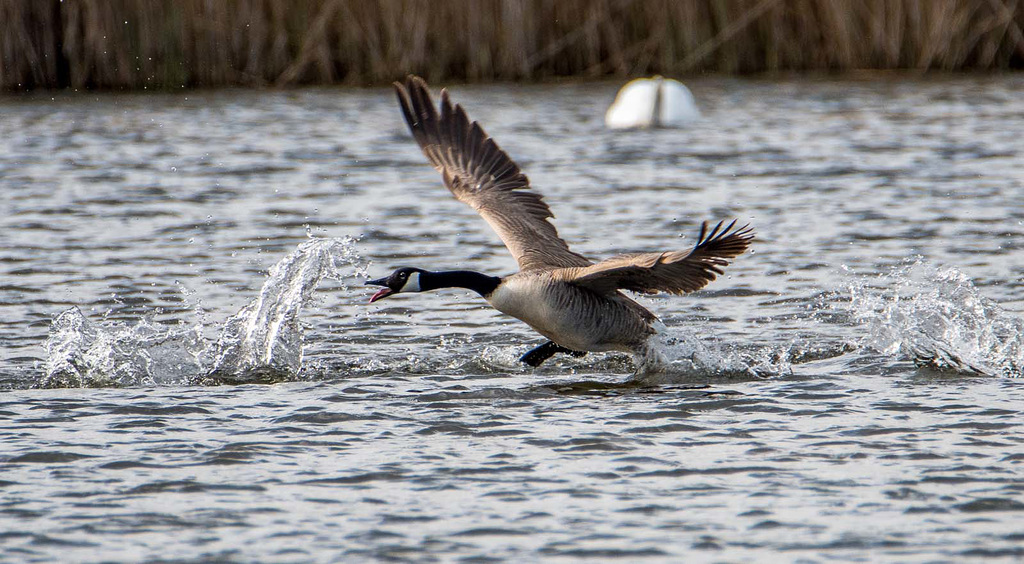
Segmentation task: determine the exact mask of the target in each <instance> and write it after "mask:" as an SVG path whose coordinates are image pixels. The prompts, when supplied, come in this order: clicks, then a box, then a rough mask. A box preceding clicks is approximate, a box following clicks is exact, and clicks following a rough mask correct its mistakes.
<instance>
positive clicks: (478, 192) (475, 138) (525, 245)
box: [395, 76, 591, 270]
mask: <svg viewBox="0 0 1024 564" xmlns="http://www.w3.org/2000/svg"><path fill="white" fill-rule="evenodd" d="M395 91H396V92H397V94H398V102H399V104H400V105H401V106H402V115H403V116H405V121H406V123H408V124H409V129H410V130H412V135H413V138H414V139H416V142H417V143H418V144H419V146H420V148H421V149H423V154H425V155H426V156H427V158H428V159H429V160H430V163H431V164H432V165H434V168H436V169H437V170H438V171H439V172H440V173H441V177H442V179H444V184H445V186H447V187H448V189H449V190H451V192H452V194H453V195H454V196H455V197H456V198H457V199H458V200H459V201H460V202H465V203H466V204H469V206H470V207H472V208H473V209H475V210H476V211H477V212H478V213H479V214H480V216H481V217H483V219H484V220H485V221H486V222H487V223H488V224H490V226H491V228H492V229H494V231H495V232H496V233H497V234H498V237H501V240H502V242H504V243H505V246H506V247H508V250H509V252H511V253H512V256H513V257H514V258H515V259H516V262H518V263H519V268H520V270H531V269H546V268H565V267H579V266H587V265H590V264H591V263H590V261H589V260H587V259H586V258H584V257H583V256H582V255H579V254H576V253H574V252H572V251H570V250H569V245H567V244H566V242H565V241H563V240H562V239H561V238H560V237H559V236H558V232H557V231H556V230H555V226H554V225H552V224H551V223H550V222H548V218H551V217H554V216H553V215H552V213H551V209H550V208H548V205H547V204H546V203H544V199H543V198H542V197H541V195H540V194H538V193H537V192H534V191H532V190H530V182H529V180H528V179H527V178H526V175H525V174H523V173H522V172H520V171H519V166H518V165H516V163H515V162H514V161H513V160H512V159H510V158H509V156H508V155H507V154H506V153H505V151H502V150H501V148H499V147H498V145H497V144H496V143H495V142H494V140H493V139H491V138H490V137H488V136H487V134H486V133H484V130H483V128H482V127H480V124H479V123H477V122H475V121H474V122H470V121H469V118H468V117H467V116H466V112H465V110H463V109H462V106H460V105H458V104H456V105H454V106H453V105H452V103H451V101H450V100H449V99H448V92H447V91H446V90H442V91H441V111H440V113H438V110H437V108H436V107H435V106H434V102H433V100H432V99H431V98H430V91H429V90H428V89H427V83H426V82H424V81H423V79H421V78H419V77H416V76H409V77H407V78H406V79H405V82H404V83H400V82H396V83H395Z"/></svg>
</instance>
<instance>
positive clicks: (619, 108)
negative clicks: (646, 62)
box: [604, 76, 700, 129]
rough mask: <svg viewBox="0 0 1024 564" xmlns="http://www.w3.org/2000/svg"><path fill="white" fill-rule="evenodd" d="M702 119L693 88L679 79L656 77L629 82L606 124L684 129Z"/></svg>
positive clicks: (614, 105)
mask: <svg viewBox="0 0 1024 564" xmlns="http://www.w3.org/2000/svg"><path fill="white" fill-rule="evenodd" d="M697 119H700V110H698V109H697V104H696V102H694V99H693V94H691V93H690V89H689V88H687V87H686V86H684V85H683V83H681V82H679V81H678V80H672V79H671V78H663V77H660V76H655V77H653V78H638V79H636V80H631V81H629V82H627V83H626V85H625V86H623V87H622V89H621V90H619V93H618V94H617V95H616V96H615V101H614V102H612V105H611V107H609V108H608V112H607V113H605V115H604V124H605V125H606V126H608V127H609V128H611V129H628V128H640V127H682V126H684V125H686V124H688V123H690V122H693V121H695V120H697Z"/></svg>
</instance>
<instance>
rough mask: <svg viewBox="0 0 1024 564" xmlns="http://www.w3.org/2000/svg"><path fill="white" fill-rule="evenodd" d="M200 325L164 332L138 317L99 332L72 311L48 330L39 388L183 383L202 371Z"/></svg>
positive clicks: (75, 309) (161, 326)
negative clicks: (43, 371)
mask: <svg viewBox="0 0 1024 564" xmlns="http://www.w3.org/2000/svg"><path fill="white" fill-rule="evenodd" d="M202 330H203V328H202V324H198V323H197V324H195V325H188V324H184V323H183V324H179V325H177V326H174V327H167V326H164V325H159V324H157V323H155V322H153V320H152V319H149V318H143V319H142V320H141V321H139V322H138V323H135V324H116V325H113V326H107V327H101V326H99V325H97V324H95V323H93V322H91V321H89V320H88V318H86V317H85V315H84V314H83V313H82V311H81V310H80V309H78V308H77V307H73V308H70V309H67V310H65V311H62V312H61V313H59V314H58V315H57V316H56V317H54V319H53V322H52V323H51V325H50V334H49V338H48V339H47V341H46V343H45V344H44V347H45V348H46V356H47V358H46V373H45V375H44V376H43V378H42V380H41V381H40V382H39V386H40V387H44V388H68V387H108V386H114V387H123V386H156V385H180V384H187V383H189V381H190V380H191V379H192V378H193V377H194V375H195V374H196V373H197V372H201V371H202V370H203V365H204V356H205V352H206V345H205V343H204V341H203V336H202Z"/></svg>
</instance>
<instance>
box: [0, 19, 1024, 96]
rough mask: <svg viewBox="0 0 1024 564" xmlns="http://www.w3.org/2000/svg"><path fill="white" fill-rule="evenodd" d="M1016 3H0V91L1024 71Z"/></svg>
mask: <svg viewBox="0 0 1024 564" xmlns="http://www.w3.org/2000/svg"><path fill="white" fill-rule="evenodd" d="M1022 29H1024V2H1021V1H1019V0H450V1H445V0H67V1H61V0H0V88H3V89H7V90H25V89H31V88H65V87H71V88H132V89H137V88H159V89H167V88H181V87H197V86H214V85H290V84H309V83H335V82H347V83H365V84H369V83H380V82H385V81H389V80H392V79H395V78H397V77H400V76H403V75H405V74H406V73H410V72H413V73H418V74H422V75H425V76H426V77H427V78H429V79H431V80H450V79H459V80H470V81H482V80H496V79H512V80H521V79H527V80H529V79H539V78H545V77H552V76H589V77H596V76H605V75H616V76H627V75H635V74H654V73H660V74H667V75H685V74H691V73H695V72H722V73H749V72H761V71H786V70H796V71H806V70H814V71H843V70H851V69H945V70H959V69H980V70H990V69H1008V68H1020V67H1024V34H1022V31H1021V30H1022Z"/></svg>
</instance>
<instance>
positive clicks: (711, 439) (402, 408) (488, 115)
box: [0, 76, 1024, 562]
mask: <svg viewBox="0 0 1024 564" xmlns="http://www.w3.org/2000/svg"><path fill="white" fill-rule="evenodd" d="M689 85H690V86H691V88H692V90H693V91H694V94H695V95H696V97H697V100H698V103H699V104H700V106H701V110H702V112H703V114H704V117H703V119H702V120H701V121H700V122H698V123H697V124H696V125H694V126H693V127H691V128H689V129H686V130H663V131H647V132H616V133H612V132H608V131H605V130H604V129H603V124H602V114H603V112H604V109H605V107H606V105H607V104H608V103H609V102H610V101H611V99H612V97H613V95H614V92H615V87H616V85H612V84H571V85H551V86H491V87H456V88H454V89H453V94H454V96H455V97H456V99H457V101H461V102H463V103H464V104H465V105H466V106H467V109H468V111H469V113H470V115H471V117H473V118H475V119H479V120H481V121H482V122H483V124H484V125H485V127H486V129H487V130H488V132H489V133H491V134H492V135H494V136H495V138H496V139H497V140H498V142H499V143H500V144H501V145H502V146H503V147H504V148H505V149H506V150H507V151H508V152H509V153H510V154H511V155H512V156H513V157H514V158H515V159H516V160H518V161H519V163H520V164H521V165H522V166H523V168H524V169H525V171H526V172H527V173H528V174H529V176H530V178H531V180H532V182H533V185H534V186H535V187H537V188H538V189H539V190H540V191H542V192H543V193H544V194H545V195H546V196H547V199H548V202H549V203H550V204H551V207H552V209H553V210H554V212H555V214H556V215H557V220H556V224H557V226H558V228H559V231H560V233H561V234H562V235H563V237H564V238H565V239H567V240H568V241H570V243H572V244H573V247H574V249H575V250H578V251H580V252H582V253H584V254H586V255H588V256H592V257H605V256H610V255H612V254H615V253H618V252H624V251H629V250H645V249H652V250H653V249H675V248H682V247H685V246H687V245H689V244H692V241H693V239H694V237H695V236H696V233H697V226H698V225H699V222H700V221H701V220H703V219H709V220H717V219H727V218H739V219H740V220H741V221H744V222H746V221H749V222H750V223H752V224H753V225H754V226H755V228H756V229H757V233H758V240H757V242H756V243H755V246H754V252H753V253H750V254H747V255H744V256H741V257H740V258H739V259H738V260H737V261H736V262H735V264H733V265H731V266H730V267H729V268H728V270H727V276H725V277H723V278H721V279H720V280H718V281H716V282H715V283H713V284H712V285H711V286H709V287H708V289H707V290H705V291H703V292H700V293H698V294H696V295H694V296H689V297H653V298H642V301H643V302H644V303H645V304H647V305H648V306H649V307H650V308H651V309H652V310H653V311H655V312H657V313H658V314H659V315H661V317H662V319H663V320H664V322H665V324H666V326H667V330H666V337H665V340H664V343H663V345H662V347H663V352H664V354H665V356H666V357H667V358H668V359H669V360H670V363H669V367H668V368H667V369H666V370H665V371H663V372H661V373H657V374H645V375H638V376H634V375H633V370H634V367H633V364H632V360H631V359H630V358H628V357H625V356H622V355H612V354H610V355H590V356H588V357H585V358H583V359H572V358H557V359H555V360H554V361H552V362H550V363H548V364H546V365H544V366H543V367H542V368H540V369H538V370H535V371H532V370H528V369H526V368H524V367H522V366H520V365H519V364H518V363H517V362H516V359H517V358H518V356H519V355H520V354H522V353H523V352H525V351H526V350H527V349H528V348H530V347H531V346H533V345H535V344H537V343H539V341H540V339H539V338H538V336H536V335H535V334H532V333H531V331H530V330H529V329H528V328H526V327H525V326H524V325H522V324H521V323H519V322H517V321H515V320H511V319H508V318H505V317H502V316H500V315H498V314H497V313H494V312H493V311H491V310H489V309H487V308H486V307H485V306H484V304H483V302H482V301H481V300H480V299H479V298H474V297H473V296H471V295H469V294H468V293H467V292H463V291H452V290H448V291H444V292H439V293H435V294H430V295H416V296H399V297H394V298H390V299H388V300H385V301H383V302H380V303H379V305H378V304H374V305H373V306H367V305H366V303H365V302H366V301H367V299H368V298H369V296H370V294H371V293H372V290H371V289H368V288H364V287H362V286H361V285H360V281H361V280H363V279H364V276H365V275H366V274H367V273H369V274H372V275H374V276H380V275H382V274H384V273H386V272H387V271H389V270H390V269H391V268H393V267H395V266H399V265H404V264H409V265H418V266H422V267H427V268H470V269H476V270H482V271H486V272H492V273H495V274H501V273H507V272H511V271H513V270H514V266H515V265H514V263H513V261H512V260H511V258H510V257H509V256H508V254H507V252H506V251H505V249H504V247H502V246H501V244H500V242H499V241H498V240H497V238H496V237H495V236H494V235H493V234H492V233H491V232H490V231H489V230H488V228H487V226H486V224H484V223H483V222H482V221H481V220H480V219H479V218H478V217H477V216H476V215H475V214H474V213H473V212H472V210H469V209H468V208H465V207H464V206H463V205H462V204H459V203H458V202H455V201H454V200H453V199H452V198H451V197H450V196H449V195H448V194H447V192H446V191H445V190H444V188H443V187H441V185H440V183H439V180H438V178H437V176H436V174H435V173H434V171H433V170H432V169H431V168H430V167H429V166H427V165H426V164H425V159H424V158H423V157H422V155H420V154H419V152H418V149H417V148H416V147H415V145H414V144H413V142H412V141H411V139H410V138H409V137H408V136H407V134H406V133H405V131H404V126H403V124H402V123H401V121H400V116H399V113H398V111H397V109H396V104H395V102H394V98H393V96H392V95H391V93H390V92H389V91H387V90H384V89H372V90H333V89H332V90H326V89H325V90H299V91H291V92H242V91H237V92H236V91H220V92H211V93H193V92H190V93H187V94H186V93H183V94H176V95H100V96H95V95H89V96H85V95H76V96H72V95H64V94H61V95H56V96H54V97H52V98H51V97H49V96H47V97H42V96H34V97H27V98H6V99H2V100H0V138H2V139H3V141H2V142H0V185H2V189H3V195H4V197H3V199H2V202H3V203H2V205H3V208H2V213H0V355H2V356H0V387H2V388H3V389H4V390H5V391H3V392H2V397H0V404H2V405H0V419H2V420H3V425H2V427H0V429H2V430H0V440H2V442H0V444H2V446H0V492H2V493H3V495H2V497H0V548H2V552H0V554H2V556H0V559H3V560H5V561H12V562H14V561H57V560H59V561H67V562H75V561H83V562H84V561H88V562H93V561H157V560H160V561H203V560H211V561H212V560H226V561H236V560H237V561H278V562H291V561H295V562H305V561H362V560H401V561H404V560H410V561H461V560H467V561H475V562H486V561H500V560H510V561H536V560H563V561H600V560H618V561H628V562H631V561H681V560H687V561H690V560H695V561H767V560H782V561H809V562H818V561H836V560H838V561H904V560H906V561H915V562H916V561H921V562H933V561H950V562H959V561H964V560H967V559H997V560H999V559H1002V560H1019V559H1024V534H1022V533H1021V530H1022V529H1021V526H1020V525H1021V523H1022V522H1024V521H1022V519H1024V425H1022V423H1021V421H1022V411H1024V386H1022V380H1021V379H1020V378H1019V376H1020V375H1021V372H1022V370H1024V321H1022V318H1024V314H1022V313H1021V312H1022V310H1024V172H1022V170H1024V168H1022V167H1021V162H1022V158H1024V154H1022V153H1021V147H1024V145H1022V144H1021V142H1020V138H1021V136H1022V134H1024V118H1022V116H1024V98H1021V97H1020V96H1019V92H1020V91H1021V88H1022V87H1024V79H1021V78H1019V77H1015V76H1010V77H998V78H944V79H941V80H931V81H915V80H902V81H894V80H891V79H889V80H865V81H811V80H804V81H773V82H758V81H736V80H720V79H706V80H698V81H695V82H690V83H689ZM353 239H354V240H353ZM267 382H269V384H267ZM213 384H220V385H213Z"/></svg>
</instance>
